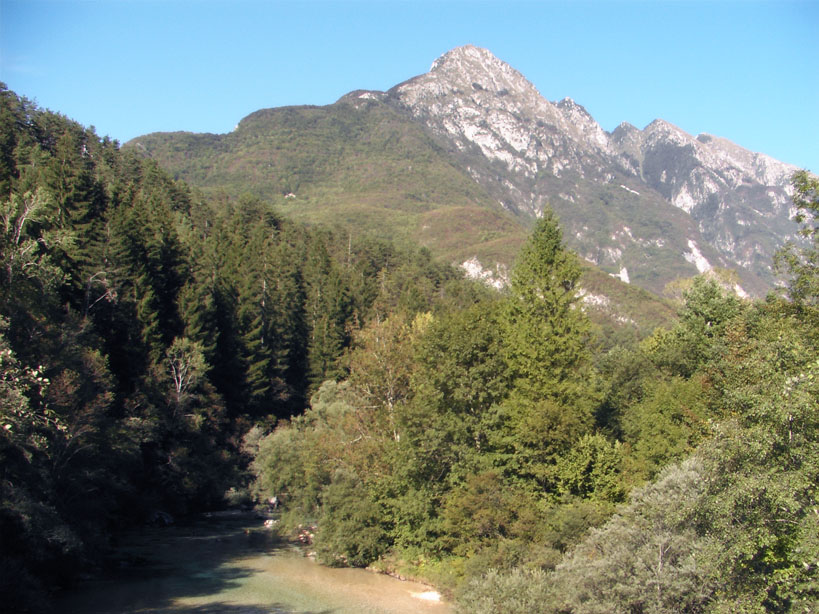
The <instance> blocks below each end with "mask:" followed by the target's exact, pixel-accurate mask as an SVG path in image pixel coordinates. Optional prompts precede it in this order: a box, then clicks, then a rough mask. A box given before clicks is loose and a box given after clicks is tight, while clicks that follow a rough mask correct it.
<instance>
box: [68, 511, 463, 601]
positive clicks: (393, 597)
mask: <svg viewBox="0 0 819 614" xmlns="http://www.w3.org/2000/svg"><path fill="white" fill-rule="evenodd" d="M115 557H116V561H117V563H116V565H115V568H114V569H112V570H110V571H109V572H107V573H106V574H104V576H102V577H100V578H98V579H94V580H89V581H87V582H84V583H83V584H82V585H80V586H79V587H77V588H76V589H73V590H71V591H66V592H65V593H64V594H61V595H59V596H58V597H57V600H56V607H55V612H59V613H61V614H115V613H116V614H137V613H139V614H216V613H217V612H219V613H225V614H296V613H302V614H319V613H321V614H329V613H331V612H332V613H333V614H354V613H355V614H410V613H413V614H414V613H419V612H420V613H423V612H429V613H431V614H432V613H434V614H450V613H451V611H452V610H451V606H450V605H449V604H447V603H445V602H442V601H436V600H435V594H433V593H434V592H433V591H431V590H430V587H429V586H426V585H424V584H420V583H416V582H407V581H401V580H398V579H395V578H392V577H389V576H387V575H383V574H378V573H373V572H371V571H365V570H362V569H349V568H328V567H324V566H321V565H319V564H318V563H316V562H315V561H313V560H312V559H310V558H309V557H305V556H304V554H303V552H302V550H301V549H299V548H296V547H293V546H292V545H290V544H287V543H285V542H282V541H280V540H278V539H277V538H276V537H275V536H274V534H273V532H271V531H270V530H268V529H266V528H265V527H264V526H263V522H262V521H261V520H258V519H249V518H246V517H234V518H211V519H202V520H197V521H195V522H191V523H186V524H180V525H174V526H170V527H162V528H147V529H144V530H142V531H140V532H138V533H133V534H129V535H127V536H125V537H124V538H123V539H122V541H121V543H120V544H119V545H118V547H117V550H116V553H115Z"/></svg>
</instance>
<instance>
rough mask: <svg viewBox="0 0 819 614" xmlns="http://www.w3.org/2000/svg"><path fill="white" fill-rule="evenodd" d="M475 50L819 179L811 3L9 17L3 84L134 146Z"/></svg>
mask: <svg viewBox="0 0 819 614" xmlns="http://www.w3.org/2000/svg"><path fill="white" fill-rule="evenodd" d="M467 43H471V44H475V45H478V46H481V47H485V48H487V49H489V50H490V51H492V52H493V53H494V54H495V55H496V56H498V57H499V58H500V59H502V60H504V61H506V62H508V63H509V64H511V65H512V66H513V67H515V68H516V69H518V70H519V71H520V72H522V73H523V74H524V75H525V76H526V77H527V78H528V79H529V80H530V81H532V82H533V83H534V84H535V86H537V88H538V89H539V90H540V92H541V93H542V94H543V95H544V96H545V97H546V98H548V99H549V100H559V99H562V98H564V97H566V96H569V97H571V98H573V99H574V100H575V101H577V102H578V103H579V104H582V105H583V106H585V107H586V109H587V110H588V111H589V112H590V113H591V114H592V116H594V118H595V119H596V120H597V121H598V122H599V123H600V124H601V126H602V127H603V128H604V129H606V130H613V129H614V128H615V127H616V126H617V125H618V124H619V123H620V122H622V121H628V122H630V123H632V124H634V125H636V126H637V127H638V128H643V127H644V126H645V125H646V124H648V123H649V122H651V121H652V120H653V119H655V118H658V117H659V118H662V119H665V120H667V121H670V122H671V123H673V124H676V125H677V126H679V127H680V128H682V129H683V130H686V131H687V132H690V133H692V134H698V133H700V132H708V133H711V134H715V135H718V136H724V137H726V138H728V139H730V140H732V141H734V142H735V143H737V144H739V145H741V146H743V147H746V148H748V149H751V150H753V151H761V152H764V153H767V154H769V155H771V156H773V157H775V158H778V159H780V160H783V161H785V162H789V163H792V164H796V165H797V166H801V167H806V168H809V169H811V170H812V171H814V172H819V148H817V143H819V79H817V75H818V74H819V1H816V0H811V1H808V0H802V1H796V0H792V1H789V0H779V1H776V2H762V1H755V0H746V1H741V0H734V1H731V2H725V1H716V0H714V1H708V2H693V1H685V0H677V1H674V2H650V1H648V0H644V1H641V2H637V1H626V0H620V1H613V0H612V1H604V0H600V1H597V2H583V1H574V2H569V1H557V0H553V1H541V2H534V1H530V2H524V1H514V0H513V1H507V2H501V1H500V0H497V1H496V0H484V1H482V2H475V1H466V0H460V1H456V0H449V1H446V0H444V1H439V2H429V1H425V0H416V1H414V2H411V1H408V0H407V1H397V0H382V1H365V0H348V1H343V0H336V1H331V2H319V1H311V0H302V1H289V2H276V1H267V2H263V1H257V0H161V1H160V0H51V1H45V0H0V81H3V82H5V83H6V85H7V86H8V87H9V88H10V89H12V90H13V91H15V92H16V93H18V94H20V95H23V96H26V97H27V98H29V99H32V100H34V101H36V102H37V103H38V104H39V105H40V106H42V107H46V108H49V109H51V110H54V111H58V112H60V113H63V114H64V115H67V116H68V117H71V118H72V119H75V120H77V121H79V122H81V123H82V124H85V125H94V126H96V128H97V133H98V134H100V135H109V136H110V137H112V138H115V139H118V140H120V141H122V142H125V141H127V140H129V139H131V138H133V137H135V136H138V135H140V134H145V133H148V132H154V131H166V130H190V131H195V132H228V131H230V130H231V129H232V128H233V126H234V125H235V124H236V123H238V121H239V120H240V119H241V118H242V117H244V116H245V115H247V114H249V113H251V112H253V111H255V110H257V109H260V108H267V107H276V106H282V105H294V104H317V105H323V104H328V103H331V102H333V101H335V100H336V99H338V98H339V97H341V96H342V95H344V94H345V93H347V92H348V91H351V90H354V89H388V88H390V87H392V86H393V85H396V84H397V83H400V82H401V81H404V80H406V79H408V78H410V77H412V76H414V75H417V74H420V73H423V72H426V71H427V70H429V66H430V64H431V63H432V61H433V60H434V59H435V58H436V57H438V56H439V55H441V54H442V53H444V52H446V51H448V50H449V49H451V48H453V47H457V46H459V45H463V44H467Z"/></svg>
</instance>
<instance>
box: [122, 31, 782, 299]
mask: <svg viewBox="0 0 819 614" xmlns="http://www.w3.org/2000/svg"><path fill="white" fill-rule="evenodd" d="M658 112H661V110H660V109H658ZM130 145H132V146H135V147H137V148H139V149H140V150H141V151H143V152H144V153H145V154H146V155H149V156H151V157H153V158H155V159H157V160H158V161H159V162H160V163H161V164H162V165H163V166H164V167H165V168H167V169H169V170H170V171H171V172H173V173H175V174H176V175H177V176H178V177H180V178H182V179H185V180H186V181H188V182H190V183H191V184H193V185H196V186H199V187H201V188H203V189H206V190H209V191H216V190H224V191H225V192H226V193H227V194H229V195H232V196H239V195H241V194H242V193H244V192H250V193H253V194H256V195H258V196H261V197H263V198H266V199H269V200H272V201H273V202H276V203H277V204H279V206H280V207H281V208H282V210H283V211H284V212H285V213H288V214H290V215H292V216H294V217H296V218H298V219H303V220H310V221H314V222H316V223H330V224H333V225H335V226H339V225H340V226H345V225H346V226H349V227H350V228H351V229H353V232H355V233H361V232H375V233H377V234H381V235H386V236H391V237H394V238H399V239H400V238H406V239H408V240H413V241H419V242H421V243H422V244H424V245H427V246H428V247H430V249H431V250H433V252H434V253H436V254H437V255H439V256H442V257H444V258H447V259H449V260H451V261H453V262H457V263H459V264H461V265H463V266H464V268H466V269H467V271H468V272H469V273H470V274H472V275H475V276H483V277H485V278H486V279H487V280H488V281H495V282H500V281H502V279H503V276H504V272H505V270H506V267H508V265H509V264H510V262H511V260H512V259H513V258H514V255H515V253H516V252H517V248H518V247H519V245H520V244H521V242H522V240H523V238H524V237H525V236H526V233H527V228H528V226H529V225H530V224H531V222H532V220H533V219H534V218H536V217H537V216H539V215H540V214H541V212H542V210H543V208H544V207H547V206H551V207H552V208H553V209H554V210H555V212H556V213H557V214H558V216H559V218H560V221H561V225H562V227H563V231H564V236H565V238H566V240H567V242H568V244H569V246H570V247H571V248H572V249H574V250H576V251H577V252H578V253H579V254H580V255H581V256H582V257H583V258H584V259H585V260H587V261H588V262H590V263H592V264H594V265H596V266H597V267H599V268H600V269H602V270H603V271H605V272H607V273H609V274H610V275H613V276H616V277H619V278H620V279H621V280H623V281H626V282H629V283H631V284H634V285H637V286H640V287H642V288H646V289H649V290H652V291H654V292H657V293H662V291H663V289H664V288H665V286H666V284H668V283H669V282H671V281H673V280H675V279H678V278H685V277H691V276H692V275H695V274H697V273H698V272H699V273H701V272H704V271H707V270H709V269H711V268H712V267H720V268H727V269H733V270H735V271H736V272H737V273H738V275H739V279H738V282H739V283H738V285H737V291H738V292H740V293H742V292H746V291H747V292H748V293H750V294H756V295H759V294H764V292H765V291H767V290H768V289H770V288H771V287H772V286H773V285H774V283H775V278H774V274H773V272H772V270H771V261H772V257H773V254H774V252H775V251H776V249H777V248H778V247H780V246H781V245H782V244H783V243H784V242H785V241H787V240H791V239H795V238H796V228H797V227H796V224H794V223H793V222H792V221H791V220H790V217H791V213H792V212H791V210H790V208H791V189H790V185H789V181H790V177H791V175H792V173H793V172H794V171H795V170H797V168H796V167H794V166H791V165H787V164H784V163H782V162H779V161H777V160H774V159H772V158H770V157H768V156H765V155H763V154H759V153H752V152H750V151H747V150H745V149H743V148H741V147H739V146H737V145H735V144H733V143H731V142H729V141H727V140H725V139H721V138H718V137H715V136H711V135H705V134H703V135H699V136H697V137H694V136H692V135H689V134H687V133H685V132H683V131H682V130H680V129H679V128H677V127H675V126H673V125H671V124H669V123H668V122H666V121H663V120H656V121H654V122H652V123H651V124H649V125H648V126H647V127H646V128H645V129H643V130H640V129H638V128H636V127H634V126H631V125H629V124H626V123H624V124H621V125H620V126H619V127H618V128H617V129H616V130H614V131H613V132H612V133H608V132H606V131H604V130H603V129H602V128H601V127H600V126H599V125H598V124H597V122H595V120H594V119H593V118H592V117H591V116H590V115H589V114H588V113H587V112H586V111H585V109H584V108H583V107H582V106H580V105H579V104H577V103H576V102H574V101H573V100H571V99H568V98H567V99H564V100H562V101H560V102H557V103H553V102H550V101H548V100H546V99H545V98H543V97H542V96H541V95H540V94H539V92H538V91H537V89H536V88H535V87H534V86H533V85H532V84H531V83H530V82H528V81H527V80H526V79H525V77H524V76H523V75H521V74H520V73H519V72H517V71H516V70H515V69H514V68H512V67H511V66H509V65H508V64H506V63H504V62H502V61H501V60H499V59H498V58H496V57H495V56H493V55H492V54H491V53H490V52H489V51H487V50H484V49H480V48H477V47H474V46H465V47H459V48H456V49H454V50H452V51H450V52H448V53H446V54H444V55H443V56H441V57H440V58H438V59H437V60H435V62H434V63H433V64H432V68H431V69H430V71H429V72H428V73H426V74H423V75H420V76H417V77H415V78H412V79H410V80H408V81H405V82H404V83H401V84H399V85H397V86H395V87H393V88H392V89H390V90H389V91H387V92H377V91H355V92H351V93H350V94H347V95H346V96H344V97H342V98H341V99H340V100H339V101H338V102H337V103H335V104H333V105H329V106H327V107H288V108H278V109H267V110H262V111H258V112H256V113H253V114H251V115H249V116H248V117H246V118H245V119H243V120H242V121H241V122H240V123H239V125H238V126H237V128H236V129H235V130H234V131H233V132H232V133H230V134H225V135H213V134H191V133H155V134H151V135H146V136H143V137H139V138H137V139H134V140H133V141H131V142H130Z"/></svg>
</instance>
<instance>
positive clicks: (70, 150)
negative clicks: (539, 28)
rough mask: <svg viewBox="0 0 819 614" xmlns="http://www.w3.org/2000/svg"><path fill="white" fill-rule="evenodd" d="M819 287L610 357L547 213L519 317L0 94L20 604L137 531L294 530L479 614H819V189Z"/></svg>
mask: <svg viewBox="0 0 819 614" xmlns="http://www.w3.org/2000/svg"><path fill="white" fill-rule="evenodd" d="M794 187H795V189H796V197H795V205H796V207H797V211H798V221H799V222H800V223H801V224H802V228H803V232H804V234H805V238H806V241H805V243H803V244H801V245H800V246H790V247H788V248H786V249H784V250H782V251H781V252H780V254H779V257H778V259H777V265H778V266H779V268H780V271H782V273H783V274H787V275H788V277H789V279H790V283H789V285H788V287H787V288H786V289H785V290H784V291H783V292H782V293H780V294H779V295H773V294H772V295H771V296H770V297H768V298H767V299H766V300H763V301H758V302H750V301H745V300H740V299H738V298H736V297H735V296H734V295H733V294H731V293H729V292H727V291H726V290H724V289H723V287H722V286H720V284H719V283H718V282H717V281H715V280H714V279H711V278H707V277H697V278H694V279H692V280H685V281H683V282H681V284H680V286H681V287H682V288H684V292H683V293H682V300H681V301H680V303H679V306H678V307H679V316H678V318H677V320H676V321H675V323H674V324H673V325H671V326H669V327H666V328H658V329H657V330H655V331H653V332H652V333H650V334H647V335H645V336H643V337H642V338H639V339H637V338H632V337H628V338H624V337H623V338H621V337H618V338H613V337H609V338H606V339H601V338H600V331H601V329H600V328H599V327H597V326H594V325H592V324H591V323H590V322H589V319H588V317H587V315H586V313H585V312H584V310H583V308H582V303H581V301H580V293H579V290H580V288H579V285H578V282H579V279H580V274H581V266H580V263H579V262H578V259H577V258H576V256H575V255H574V254H572V253H571V252H569V251H568V250H566V249H565V247H564V243H563V239H562V236H561V231H560V227H559V224H558V220H557V218H556V217H555V216H554V215H551V214H546V215H544V217H543V218H542V219H540V220H539V221H538V223H537V225H536V227H535V228H534V231H533V232H532V234H531V236H530V238H529V240H528V242H527V243H526V245H525V246H524V248H523V249H522V251H521V252H520V254H519V255H518V258H517V260H516V264H515V266H514V269H513V270H512V274H511V277H510V283H509V285H508V287H507V289H506V290H505V291H503V292H497V291H495V290H490V289H488V288H485V287H483V286H481V285H479V284H477V283H476V282H471V281H468V280H466V279H464V278H463V276H462V275H461V273H460V272H459V271H457V270H456V269H454V268H452V267H451V266H449V265H448V264H442V263H440V262H438V261H436V260H435V259H433V258H432V257H431V255H430V254H429V252H428V251H426V250H423V249H415V248H412V247H407V246H406V245H402V246H400V247H399V246H396V245H395V244H392V243H390V242H388V241H385V240H382V239H375V238H372V239H368V238H365V237H353V236H351V235H349V234H344V233H339V232H337V231H334V230H332V229H325V228H322V227H318V226H307V225H304V224H301V223H295V222H292V221H290V220H288V219H286V218H284V217H282V216H281V215H280V214H279V213H277V211H276V210H275V208H273V207H272V206H271V205H270V204H268V203H266V202H264V201H262V200H260V199H259V198H258V197H254V196H250V195H246V196H244V197H241V198H232V197H228V196H227V195H226V194H219V193H218V192H211V193H209V194H208V195H207V196H205V195H203V194H201V193H199V192H197V191H195V190H193V189H191V188H189V187H188V186H186V185H185V184H184V183H182V182H179V181H175V180H173V179H172V178H171V177H170V176H169V175H167V174H166V173H165V172H164V171H163V170H162V169H161V168H159V167H158V165H157V164H156V163H155V162H153V161H151V160H150V159H145V158H143V157H140V155H139V154H138V152H137V151H135V150H132V149H128V148H125V149H121V148H120V147H119V145H118V143H116V142H114V141H111V140H109V139H108V138H100V137H99V136H97V135H96V134H95V132H94V129H93V128H84V127H82V126H80V125H78V124H76V123H75V122H73V121H71V120H69V119H67V118H65V117H62V116H60V115H58V114H55V113H51V112H49V111H45V110H42V109H39V108H37V107H36V106H35V105H33V104H32V103H31V102H29V101H27V100H26V99H24V98H21V97H18V96H17V95H16V94H14V93H13V92H11V91H9V90H7V89H5V88H2V89H0V220H2V226H0V231H2V232H1V233H0V249H1V250H2V252H1V253H0V264H2V268H0V279H2V282H1V283H0V364H2V370H1V371H0V433H2V434H1V435H0V548H1V549H2V560H0V593H2V595H3V597H4V603H5V604H6V606H7V607H8V606H10V607H12V608H13V609H16V610H17V611H27V610H28V611H36V610H38V609H42V608H45V607H47V594H48V592H49V591H50V590H53V589H54V588H56V587H61V586H66V585H70V584H71V583H72V582H73V581H74V580H75V579H76V575H77V573H79V572H81V571H82V570H85V569H92V568H93V567H94V566H95V565H97V564H99V561H100V559H101V557H102V555H103V554H104V553H105V551H106V549H107V547H108V543H109V539H110V538H111V536H112V535H115V534H116V533H117V532H118V531H120V530H122V529H123V528H125V527H128V526H135V525H140V524H144V523H145V522H149V521H151V520H152V519H161V518H163V515H165V514H170V515H175V516H184V515H185V514H189V513H194V512H199V511H204V510H209V509H218V508H220V507H224V506H227V505H231V504H236V503H237V502H243V503H246V504H250V503H261V502H264V501H266V500H268V499H269V498H270V497H272V496H277V497H278V498H279V500H280V501H281V503H282V509H283V511H282V519H281V522H280V523H279V525H278V526H279V530H280V531H281V532H282V533H283V534H285V535H290V534H293V532H294V531H297V530H298V527H299V525H301V526H305V525H308V526H310V527H315V543H314V548H315V551H316V555H317V558H318V559H319V561H320V562H322V563H324V564H327V565H351V566H372V567H375V568H377V569H381V570H385V571H390V572H394V573H398V574H401V575H405V576H413V577H416V578H419V579H423V580H426V581H428V582H431V583H433V584H435V585H436V586H438V587H440V588H441V589H443V590H444V591H446V592H447V594H448V595H450V596H451V597H452V598H453V599H455V601H456V604H457V605H456V607H457V608H458V609H459V611H462V612H470V613H481V612H498V613H501V612H503V613H510V614H514V613H517V612H520V613H523V612H527V613H528V612H552V613H576V614H580V613H593V612H623V613H634V612H643V613H649V612H656V613H660V612H669V613H670V612H692V613H693V612H720V613H721V612H747V613H752V612H754V613H755V612H816V611H817V602H819V503H818V502H817V494H819V493H817V491H818V490H819V486H817V484H819V428H817V427H819V414H818V413H817V409H818V408H817V405H819V403H817V398H818V397H817V392H819V390H818V388H819V354H818V353H817V342H818V341H819V292H817V290H819V281H817V280H819V272H817V265H819V261H818V259H819V246H818V245H817V241H819V234H817V226H816V219H817V213H819V193H818V192H819V182H817V180H816V178H815V177H813V176H810V175H808V174H807V173H799V174H797V175H796V176H795V178H794Z"/></svg>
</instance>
